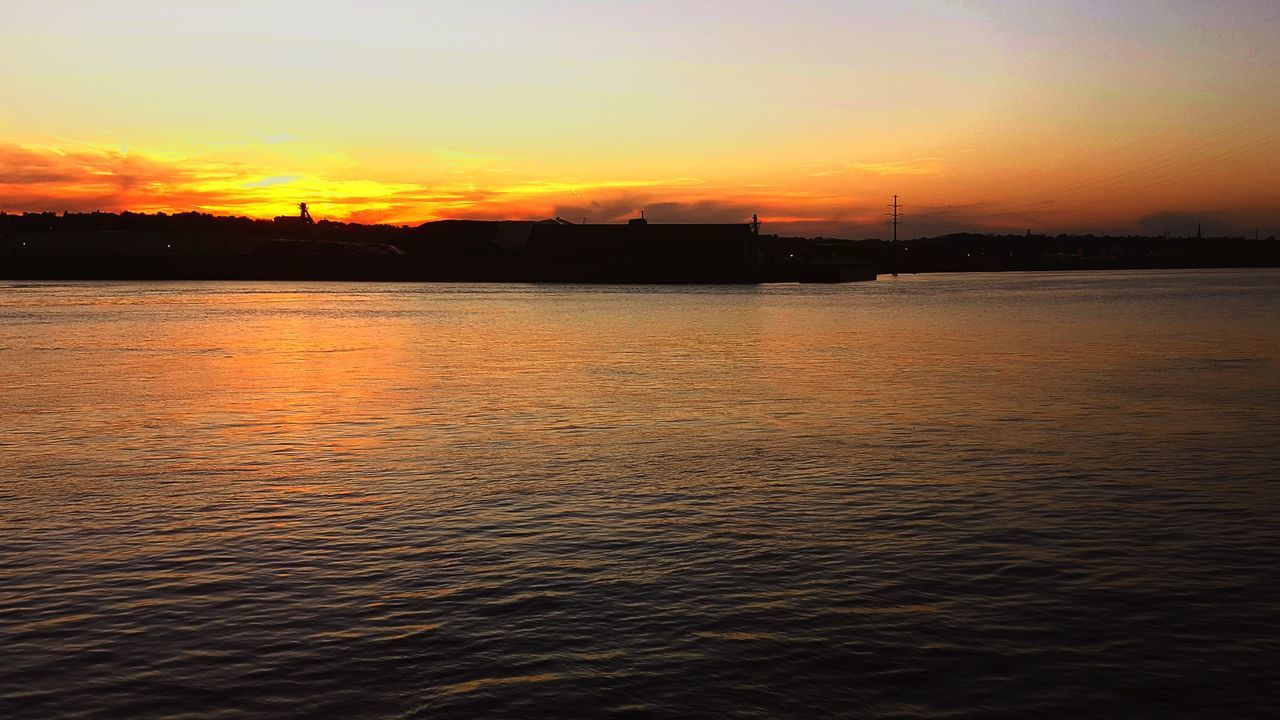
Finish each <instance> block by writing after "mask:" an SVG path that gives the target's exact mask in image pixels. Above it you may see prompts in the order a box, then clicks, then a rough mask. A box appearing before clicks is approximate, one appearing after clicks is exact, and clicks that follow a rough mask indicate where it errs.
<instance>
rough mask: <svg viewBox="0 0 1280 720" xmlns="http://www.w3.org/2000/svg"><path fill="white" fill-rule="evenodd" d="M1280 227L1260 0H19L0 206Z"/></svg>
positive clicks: (1108, 229) (13, 21)
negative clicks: (893, 216)
mask: <svg viewBox="0 0 1280 720" xmlns="http://www.w3.org/2000/svg"><path fill="white" fill-rule="evenodd" d="M895 194H897V195H899V196H900V197H901V203H902V205H903V223H904V224H903V226H902V233H903V234H904V236H910V237H916V236H925V235H936V234H941V233H945V232H955V231H998V232H1005V231H1008V232H1018V233H1022V232H1025V231H1026V230H1032V231H1033V232H1048V233H1057V232H1098V233H1129V232H1141V233H1147V234H1159V233H1164V232H1166V231H1168V232H1170V233H1172V234H1175V235H1182V234H1189V233H1194V232H1195V226H1196V224H1197V223H1203V224H1204V228H1205V232H1206V233H1210V234H1228V233H1230V234H1243V235H1249V236H1252V235H1253V234H1254V233H1255V232H1258V233H1260V234H1262V235H1263V236H1268V235H1276V234H1280V3H1277V2H1275V0H1216V1H1215V2H1212V3H1206V2H1193V1H1191V0H1164V1H1162V2H1156V1H1154V0H1109V1H1106V2H1102V1H1098V0H1073V1H1072V2H1070V3H1065V2H1060V1H1043V2H1042V1H1040V0H970V1H963V0H957V1H954V2H942V1H941V0H894V2H862V1H861V0H844V1H838V0H793V1H792V2H786V3H781V2H765V1H763V0H739V1H736V2H729V1H727V0H701V1H700V2H696V3H693V2H688V1H687V0H682V1H680V2H669V1H667V0H651V1H649V2H638V1H631V0H594V1H591V2H585V1H584V2H559V1H557V0H540V1H533V0H528V1H526V0H466V1H459V2H453V1H452V0H431V1H430V2H425V1H423V2H410V1H407V0H406V1H401V0H360V1H359V2H355V1H349V0H328V1H326V2H295V1H293V0H252V1H243V0H218V1H216V2H212V1H209V0H183V1H182V2H173V1H172V0H164V1H160V0H154V1H153V0H100V1H99V0H3V2H0V210H4V211H8V212H22V211H48V210H53V211H63V210H70V211H72V212H75V211H89V210H102V211H120V210H133V211H139V212H142V211H146V212H154V211H166V212H183V211H190V210H196V211H200V212H211V213H216V214H233V215H249V216H254V217H272V216H274V215H278V214H285V213H292V212H294V210H293V208H295V207H296V204H297V203H298V202H302V201H306V202H308V203H309V204H310V207H311V209H312V214H313V215H314V216H315V217H316V218H317V219H321V218H328V219H332V220H352V221H359V222H386V223H396V224H416V223H419V222H423V221H428V220H434V219H442V218H480V219H496V218H503V219H507V218H510V219H536V218H546V217H552V216H561V217H564V218H566V219H569V220H572V221H580V220H583V219H585V220H587V221H590V222H618V221H623V220H625V219H627V218H629V217H634V216H637V215H638V214H639V212H640V211H641V210H645V211H646V214H647V217H649V218H650V220H651V221H653V222H745V221H746V220H748V219H749V218H750V216H751V214H752V213H758V214H759V216H760V219H761V221H762V222H763V223H764V227H763V232H770V233H781V234H805V235H825V236H835V237H848V238H864V237H886V236H887V235H888V233H889V227H888V226H887V225H886V224H885V221H886V218H885V217H884V213H885V212H887V211H888V208H887V207H886V205H887V204H888V203H890V202H892V196H893V195H895Z"/></svg>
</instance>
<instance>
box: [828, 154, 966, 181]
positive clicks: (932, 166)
mask: <svg viewBox="0 0 1280 720" xmlns="http://www.w3.org/2000/svg"><path fill="white" fill-rule="evenodd" d="M849 172H864V173H871V174H873V175H937V174H938V173H940V172H942V165H941V162H940V161H939V160H938V158H934V157H924V158H913V159H911V160H889V161H886V162H847V163H844V164H843V165H841V166H840V167H838V168H829V169H827V170H819V171H817V172H812V173H809V175H810V176H811V177H830V176H832V175H844V174H846V173H849Z"/></svg>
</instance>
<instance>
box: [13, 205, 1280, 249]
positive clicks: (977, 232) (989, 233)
mask: <svg viewBox="0 0 1280 720" xmlns="http://www.w3.org/2000/svg"><path fill="white" fill-rule="evenodd" d="M41 216H52V217H53V218H57V219H64V218H79V217H95V216H99V217H103V216H105V217H115V218H125V217H137V218H157V219H158V218H183V217H198V218H203V219H208V220H213V221H239V222H251V223H264V224H267V225H273V226H274V225H276V224H279V223H281V222H282V221H284V222H288V221H292V220H295V219H297V216H294V215H288V216H276V217H270V218H269V217H260V216H255V215H222V214H217V213H211V212H205V211H200V210H184V211H181V212H165V211H163V210H158V211H156V212H146V211H135V210H119V211H103V210H85V211H72V210H62V211H61V212H59V211H57V210H15V211H9V210H0V218H24V217H26V218H30V217H41ZM633 219H634V218H633ZM645 219H646V221H647V222H648V223H649V224H654V225H708V226H713V225H751V224H752V222H751V221H750V220H743V221H740V222H730V223H725V222H688V221H684V222H670V223H668V222H662V221H661V219H656V220H655V219H652V218H645ZM504 222H511V223H552V222H559V223H561V224H566V225H603V226H615V225H626V224H628V222H629V220H623V221H616V222H600V223H593V222H586V223H583V222H578V221H574V220H572V219H569V218H562V217H560V216H555V217H546V218H523V219H521V218H500V219H494V218H463V217H454V218H436V219H434V220H422V221H414V222H412V223H386V222H377V223H367V222H359V221H354V220H331V219H327V218H326V219H323V220H318V221H316V222H315V224H316V225H322V224H323V225H337V226H347V227H358V228H370V229H377V228H385V229H389V230H415V229H418V228H421V227H424V226H429V225H432V224H435V223H504ZM767 224H768V221H767V219H764V220H761V225H762V226H764V225H767ZM788 224H795V223H788ZM762 234H765V235H770V236H775V237H792V235H781V234H779V233H762ZM965 236H970V237H991V238H1013V237H1029V238H1069V237H1078V238H1131V239H1137V238H1142V239H1170V240H1172V239H1201V240H1214V239H1221V240H1246V241H1247V240H1257V241H1264V240H1265V241H1275V240H1277V236H1276V235H1267V236H1265V237H1264V236H1262V235H1261V234H1260V233H1255V235H1254V236H1253V237H1250V236H1248V235H1242V234H1227V235H1191V234H1176V235H1175V234H1172V233H1169V232H1165V233H1162V234H1142V233H1133V232H1097V231H1088V232H1084V231H1069V232H1057V233H1051V232H1033V231H1031V230H1027V231H1025V232H1012V231H1008V230H989V229H977V228H975V229H967V230H954V231H951V232H946V233H941V234H936V235H919V236H915V237H906V238H901V239H900V240H899V242H911V241H914V240H934V239H941V238H949V237H965ZM795 237H800V236H795ZM811 237H813V238H820V239H828V240H843V241H847V242H868V241H872V242H890V240H886V239H882V238H876V237H866V238H861V239H857V238H845V237H829V236H825V235H813V236H811Z"/></svg>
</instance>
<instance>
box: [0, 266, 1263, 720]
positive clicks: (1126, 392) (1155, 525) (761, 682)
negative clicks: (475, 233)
mask: <svg viewBox="0 0 1280 720" xmlns="http://www.w3.org/2000/svg"><path fill="white" fill-rule="evenodd" d="M1277 712H1280V271H1277V270H1201V271H1195V270H1190V271H1172V272H1170V271H1141V272H1082V273H1001V274H939V275H904V276H900V277H889V276H882V277H881V278H880V279H879V281H877V282H867V283H854V284H845V285H761V286H721V287H714V286H689V287H674V286H590V285H574V286H570V285H468V284H457V285H450V284H363V283H319V282H317V283H298V282H288V283H269V282H262V283H238V282H146V283H126V282H118V283H116V282H102V283H99V282H76V283H54V282H47V283H46V282H40V283H19V282H0V717H3V718H6V719H8V720H25V719H32V720H48V719H52V718H743V719H747V718H752V719H755V718H760V719H766V718H826V717H831V718H835V717H839V718H863V717H866V718H1233V719H1238V718H1264V717H1276V713H1277Z"/></svg>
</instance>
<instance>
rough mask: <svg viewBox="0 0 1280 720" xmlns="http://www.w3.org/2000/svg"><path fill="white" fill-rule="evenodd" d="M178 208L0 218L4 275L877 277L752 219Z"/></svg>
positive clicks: (845, 253)
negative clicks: (239, 214) (396, 222)
mask: <svg viewBox="0 0 1280 720" xmlns="http://www.w3.org/2000/svg"><path fill="white" fill-rule="evenodd" d="M299 208H300V214H299V215H298V216H281V217H277V218H275V219H274V220H273V221H270V222H267V221H258V220H250V219H247V218H220V217H213V216H209V215H200V214H196V213H184V214H179V215H172V216H170V215H163V214H160V215H137V214H133V213H124V214H121V215H115V214H108V213H91V214H80V215H73V214H65V213H64V214H63V215H56V214H53V213H44V214H25V215H4V216H0V277H6V278H11V279H51V280H52V279H205V280H213V279H256V280H271V279H280V280H397V281H454V282H467V281H470V282H580V283H712V284H725V283H760V282H844V281H849V280H874V279H875V269H874V267H873V266H872V265H871V264H869V263H867V262H866V261H864V260H863V259H861V257H860V256H859V255H858V251H857V248H856V246H855V244H853V243H849V242H843V243H840V242H835V243H833V242H832V241H823V242H821V243H817V242H815V241H810V240H803V239H792V240H780V239H779V238H776V237H772V238H764V237H761V236H760V235H759V232H758V230H759V225H758V221H753V222H751V223H733V224H660V223H650V222H648V221H647V220H645V219H643V218H640V219H636V220H633V221H631V222H629V223H627V224H625V225H621V224H612V225H609V224H599V225H588V224H574V223H570V222H568V221H565V220H561V219H559V218H556V219H555V220H545V221H539V222H531V221H469V220H444V221H437V222H430V223H425V224H423V225H420V226H418V227H416V228H410V227H407V226H403V227H394V226H369V225H356V224H347V223H333V222H328V221H323V220H322V221H320V222H314V221H313V220H312V219H311V216H310V213H309V212H308V211H307V208H306V205H305V204H302V205H300V206H299Z"/></svg>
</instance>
